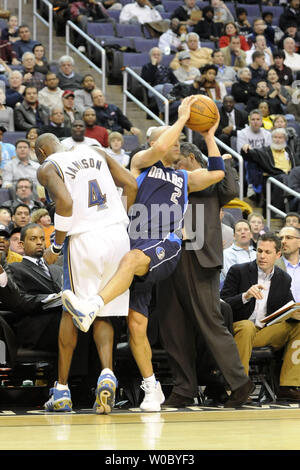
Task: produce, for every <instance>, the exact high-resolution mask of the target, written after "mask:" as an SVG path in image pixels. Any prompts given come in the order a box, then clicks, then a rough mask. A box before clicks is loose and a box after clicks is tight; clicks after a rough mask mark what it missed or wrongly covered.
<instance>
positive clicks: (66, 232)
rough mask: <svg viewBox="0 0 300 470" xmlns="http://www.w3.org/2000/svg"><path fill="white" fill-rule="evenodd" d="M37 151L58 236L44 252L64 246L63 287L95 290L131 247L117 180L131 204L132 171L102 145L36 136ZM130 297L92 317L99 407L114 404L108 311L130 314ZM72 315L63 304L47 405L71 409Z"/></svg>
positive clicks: (51, 254)
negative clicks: (99, 368) (66, 146)
mask: <svg viewBox="0 0 300 470" xmlns="http://www.w3.org/2000/svg"><path fill="white" fill-rule="evenodd" d="M36 154H37V157H38V160H39V162H40V164H41V166H40V168H39V170H38V180H39V182H40V183H41V184H42V185H43V186H44V187H45V189H46V192H47V193H48V194H49V196H50V198H51V199H52V200H53V201H54V203H55V208H56V212H55V215H54V225H55V241H54V243H53V244H52V245H51V247H50V249H48V250H47V252H46V253H45V259H46V261H47V262H48V263H50V264H51V263H53V262H56V260H57V257H58V256H59V254H60V253H61V251H62V249H63V253H64V289H72V290H73V291H74V293H76V294H77V295H78V296H79V297H80V298H82V299H85V298H90V297H91V296H92V297H94V296H96V295H97V292H98V291H99V287H101V286H105V284H106V283H107V282H108V280H109V279H110V278H111V277H112V276H113V274H114V273H115V271H116V270H117V268H118V266H119V263H120V260H121V259H122V257H123V256H124V254H125V253H127V252H128V251H129V249H130V244H129V237H128V234H127V225H128V217H127V213H126V210H125V208H124V205H123V203H122V200H121V198H120V195H119V193H118V190H117V187H116V184H117V186H118V187H121V188H122V189H123V196H125V198H127V203H128V204H129V205H131V204H132V203H133V202H134V200H135V196H136V193H137V184H136V181H135V178H134V177H133V176H132V175H131V174H130V173H129V172H128V171H127V170H125V169H124V168H122V167H121V166H120V165H119V164H118V163H117V162H115V161H114V160H113V159H111V158H110V157H109V156H106V154H105V153H104V152H103V151H102V150H98V149H97V150H96V148H91V147H89V146H84V145H80V146H78V147H77V148H76V147H75V148H74V149H73V150H71V151H65V149H64V147H63V146H62V144H61V143H60V142H59V140H58V139H57V137H56V136H55V135H54V134H43V135H41V136H40V137H39V138H38V139H37V142H36ZM112 175H113V176H114V179H113V177H112ZM114 180H115V181H114ZM128 207H129V206H128ZM128 302H129V291H128V290H127V291H126V292H124V294H122V295H121V296H119V297H118V298H116V299H114V300H113V301H112V302H110V303H109V304H107V306H106V307H107V308H106V309H104V310H101V318H100V317H97V319H96V322H95V323H93V325H94V331H93V336H94V340H95V343H96V347H97V351H98V354H99V358H100V362H101V365H102V367H103V370H102V372H101V374H100V376H99V379H98V383H97V390H96V401H95V404H94V408H95V411H96V412H97V413H109V412H110V411H111V409H112V407H113V404H114V397H115V391H116V387H117V380H116V377H115V376H114V373H113V372H112V367H113V366H112V349H113V337H114V330H113V327H112V325H111V323H110V321H109V317H113V316H127V315H128ZM73 321H74V320H72V316H71V315H70V313H68V312H67V311H65V310H64V311H63V314H62V319H61V324H60V331H59V361H58V381H57V382H56V383H55V386H54V388H52V389H51V390H50V399H49V400H48V401H47V402H46V403H45V405H44V406H45V409H46V410H47V411H71V410H72V401H71V394H70V390H69V388H68V385H67V381H68V375H69V370H70V365H71V360H72V356H73V351H74V349H75V347H76V344H77V334H78V325H76V324H74V323H73ZM78 321H80V320H78ZM76 326H77V328H76Z"/></svg>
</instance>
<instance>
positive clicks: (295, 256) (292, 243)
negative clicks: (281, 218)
mask: <svg viewBox="0 0 300 470" xmlns="http://www.w3.org/2000/svg"><path fill="white" fill-rule="evenodd" d="M278 237H279V239H280V241H281V249H280V251H281V257H280V258H279V260H277V262H276V264H277V266H279V267H280V268H281V269H283V270H284V271H285V272H287V273H288V274H289V275H290V276H291V279H292V285H291V291H292V294H293V297H294V300H295V302H300V287H299V286H300V284H299V279H300V254H299V250H300V230H299V228H297V227H295V226H289V227H288V226H285V227H283V228H282V229H281V230H280V232H279V234H278Z"/></svg>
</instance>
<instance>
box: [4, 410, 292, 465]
mask: <svg viewBox="0 0 300 470" xmlns="http://www.w3.org/2000/svg"><path fill="white" fill-rule="evenodd" d="M0 449H1V450H7V451H12V450H14V451H15V450H35V451H38V450H41V451H43V450H44V451H46V450H73V451H74V450H76V451H78V450H83V451H95V450H96V451H100V450H101V451H102V459H107V461H105V463H108V464H116V463H117V464H118V463H120V462H116V461H112V459H116V458H117V456H119V458H120V456H122V453H119V454H115V453H114V451H130V450H132V451H134V450H136V451H141V450H143V451H145V450H149V451H150V450H151V451H157V452H158V454H157V455H159V452H160V451H162V450H169V451H172V450H173V451H179V450H180V451H183V454H184V455H188V452H186V451H188V450H191V451H192V450H194V451H195V450H222V451H224V450H299V449H300V405H299V404H292V403H286V404H285V403H283V404H270V405H255V404H249V405H245V406H243V407H242V408H240V409H224V408H223V407H221V406H220V407H204V406H192V407H189V408H185V409H174V408H167V409H164V410H162V411H161V412H159V413H142V412H140V411H139V409H135V408H129V409H126V410H121V409H120V410H118V409H115V410H113V412H112V413H111V414H110V415H96V414H94V413H93V411H92V409H91V408H81V409H75V410H74V411H73V412H72V413H64V414H62V413H58V412H56V413H46V412H44V411H43V409H42V408H41V407H33V408H32V409H20V408H15V407H13V406H5V407H1V411H0ZM127 455H128V454H127ZM132 455H133V456H134V455H135V454H134V452H133V453H132ZM154 455H155V453H154ZM192 458H194V457H193V456H192V455H191V456H190V459H192ZM109 459H110V460H109ZM127 463H128V462H127ZM131 463H132V465H131V466H136V465H134V462H131ZM144 463H145V461H144ZM161 463H163V462H161ZM165 463H166V462H165ZM185 463H187V462H185ZM192 463H195V462H192V461H191V462H190V464H192Z"/></svg>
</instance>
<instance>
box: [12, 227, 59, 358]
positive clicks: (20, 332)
mask: <svg viewBox="0 0 300 470" xmlns="http://www.w3.org/2000/svg"><path fill="white" fill-rule="evenodd" d="M20 243H21V244H22V245H23V247H24V257H23V260H22V262H20V263H11V264H10V266H9V267H10V271H11V273H12V276H13V279H14V281H15V282H16V284H17V286H18V287H19V289H20V290H21V291H22V292H24V293H26V294H30V295H32V296H35V297H34V301H33V302H32V308H31V309H29V310H27V311H26V312H24V313H25V315H24V316H22V318H21V320H20V322H19V324H18V325H17V338H18V343H19V345H20V346H22V347H25V348H28V349H41V350H50V351H57V343H58V329H59V323H60V317H61V312H62V307H61V305H58V306H57V307H53V308H51V307H50V308H45V304H44V303H43V301H44V300H45V299H46V298H47V297H48V296H49V295H50V294H55V293H59V292H60V291H61V288H62V268H61V267H60V266H56V265H51V266H48V265H47V264H46V263H45V262H44V261H43V253H44V250H45V235H44V231H43V229H42V228H41V227H40V226H39V225H37V224H28V225H26V226H25V227H23V228H22V230H21V242H20ZM50 305H51V303H49V306H50Z"/></svg>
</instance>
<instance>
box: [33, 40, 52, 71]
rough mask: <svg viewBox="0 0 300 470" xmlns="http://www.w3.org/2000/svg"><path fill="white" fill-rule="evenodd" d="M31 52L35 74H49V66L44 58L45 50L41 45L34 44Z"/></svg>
mask: <svg viewBox="0 0 300 470" xmlns="http://www.w3.org/2000/svg"><path fill="white" fill-rule="evenodd" d="M32 52H33V54H34V57H35V66H34V70H35V72H39V73H42V74H43V75H47V73H49V72H50V65H49V64H48V61H47V59H46V57H45V48H44V46H43V44H36V45H35V46H34V47H33V49H32Z"/></svg>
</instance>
